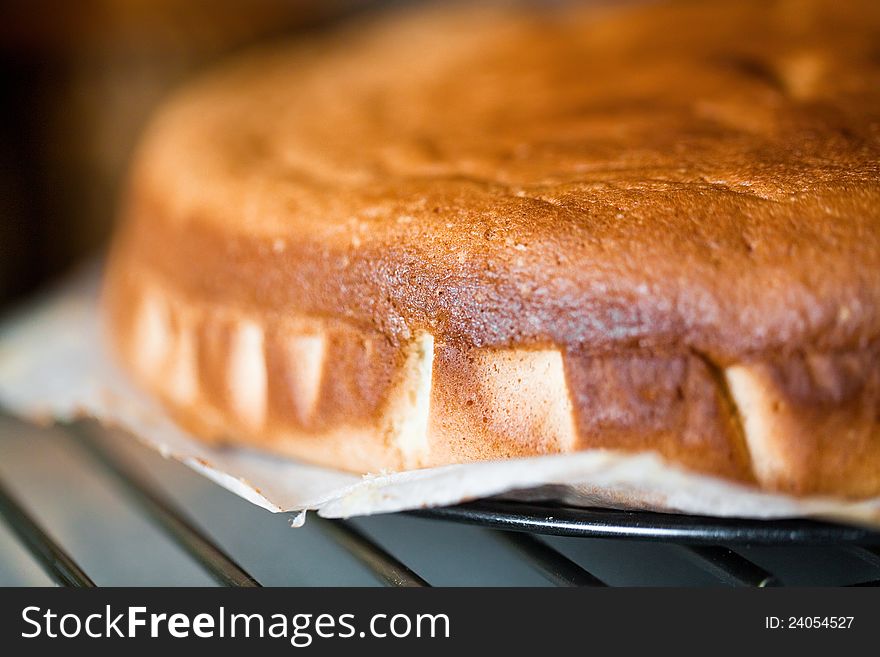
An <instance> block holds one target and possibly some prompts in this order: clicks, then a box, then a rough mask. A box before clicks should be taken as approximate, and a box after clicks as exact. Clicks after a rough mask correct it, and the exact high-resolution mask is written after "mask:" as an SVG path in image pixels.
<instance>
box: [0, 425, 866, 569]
mask: <svg viewBox="0 0 880 657" xmlns="http://www.w3.org/2000/svg"><path fill="white" fill-rule="evenodd" d="M7 422H8V420H7ZM56 432H57V430H56ZM55 440H58V439H57V438H56V439H55ZM62 440H64V441H68V442H69V443H70V444H71V445H70V446H68V447H67V448H66V449H73V450H74V451H76V452H77V453H78V455H77V456H76V459H78V460H83V461H84V462H88V467H91V468H95V469H96V470H98V471H99V472H100V473H101V475H100V476H102V477H104V478H105V479H107V480H108V481H109V482H110V485H112V486H113V488H114V490H116V491H118V492H121V493H122V494H123V496H124V497H125V499H126V500H127V503H128V504H130V505H131V506H132V507H133V508H134V509H136V512H137V513H139V514H141V516H142V517H145V518H148V519H149V521H150V523H151V524H152V525H153V526H154V527H155V528H158V529H159V530H160V531H161V533H162V534H163V535H164V536H165V537H166V538H167V539H168V540H169V541H170V542H172V543H173V544H174V545H175V546H176V548H177V549H178V550H179V551H180V552H182V554H183V555H185V557H186V558H187V559H188V560H190V561H191V562H192V564H195V566H196V567H197V568H198V569H200V570H201V571H202V572H203V573H205V574H207V575H208V576H209V577H210V579H212V580H213V581H214V582H215V583H216V584H219V585H224V586H261V585H262V584H273V583H274V582H272V581H258V577H256V576H254V575H253V574H251V573H250V572H249V571H248V570H246V569H245V567H243V566H242V564H241V561H240V559H239V558H237V557H235V556H232V554H231V553H230V551H228V550H227V549H225V548H224V547H223V546H222V545H221V542H220V541H218V540H217V539H216V538H214V537H213V536H211V533H210V532H208V531H206V530H205V529H202V527H201V525H200V524H199V523H197V522H195V521H194V520H193V519H191V518H190V517H189V516H188V514H187V513H186V512H184V510H183V509H184V508H188V504H187V502H186V501H185V500H182V501H181V502H180V503H178V502H177V501H176V500H174V499H173V498H172V496H175V497H176V494H177V492H178V491H176V490H174V489H169V490H167V491H166V490H163V489H162V487H161V486H160V485H158V484H157V483H156V482H155V481H153V480H152V479H151V478H150V477H148V476H147V475H146V469H145V468H143V467H138V465H137V463H136V462H135V461H133V460H132V459H131V458H130V457H127V456H126V455H125V454H124V453H123V452H124V451H126V450H120V449H118V447H119V445H121V444H123V443H125V444H126V445H127V447H126V449H127V450H130V449H131V444H133V443H134V441H130V440H122V441H113V440H108V438H107V436H106V435H101V432H100V431H98V430H96V429H95V428H94V427H93V426H91V425H84V424H76V425H70V426H67V427H65V428H63V437H62ZM0 445H2V443H0ZM26 451H27V450H23V451H22V453H25V452H26ZM20 458H25V459H26V458H27V455H26V454H25V457H20ZM65 458H69V456H65ZM150 458H155V457H150ZM71 460H73V459H71ZM31 461H37V464H36V466H35V467H38V465H39V463H38V462H39V454H38V453H35V454H33V456H32V457H31V458H30V460H25V461H23V462H25V463H28V464H30V463H31ZM64 467H66V466H64ZM70 467H71V468H72V467H74V466H73V465H71V466H70ZM179 470H183V468H182V467H179ZM0 475H2V469H0ZM50 476H51V475H50ZM90 476H94V475H90ZM175 476H188V477H192V478H196V479H198V480H199V481H198V484H197V486H199V487H204V486H210V487H212V488H211V489H210V490H208V489H206V488H199V490H200V491H201V493H199V494H200V495H202V496H203V497H206V496H213V497H216V496H218V495H224V494H226V495H228V493H225V491H221V490H220V489H215V488H216V487H213V484H209V483H208V482H207V481H204V480H201V478H199V477H197V475H195V474H191V473H187V474H186V475H184V474H182V473H179V472H178V473H177V474H176V475H175ZM3 479H4V477H3V476H0V515H2V517H3V519H4V520H5V524H6V526H7V527H8V529H9V530H10V531H11V533H12V534H13V535H14V536H15V537H16V538H17V540H18V541H19V543H20V546H22V547H24V548H25V549H26V551H27V552H28V553H29V555H30V558H31V559H32V560H33V561H34V562H35V563H37V564H39V566H40V567H41V568H42V570H43V571H44V572H45V574H46V575H47V576H48V577H49V578H50V579H51V581H52V582H54V583H56V584H59V585H64V586H94V585H95V581H94V580H95V579H97V577H96V576H93V575H90V574H89V573H88V572H87V569H86V568H84V567H83V566H82V565H81V561H82V559H81V558H79V557H77V558H75V557H74V556H73V555H74V554H75V551H74V550H73V549H69V548H68V547H67V546H65V545H64V544H63V542H62V541H61V540H59V539H58V538H56V537H55V536H54V532H53V531H51V530H50V529H49V528H47V527H46V526H45V525H44V524H43V523H41V522H40V520H39V519H38V518H37V517H35V514H34V513H33V512H32V511H31V509H30V507H31V504H30V500H29V499H28V498H27V497H22V496H19V495H17V494H15V493H13V492H10V489H12V488H13V487H12V486H7V485H6V484H5V483H4V481H3ZM29 485H30V486H33V485H35V484H34V482H31V483H30V484H29ZM194 485H196V484H195V483H193V482H190V483H188V484H187V486H188V487H190V488H191V487H192V486H194ZM185 488H186V487H185ZM90 511H92V510H91V509H82V508H79V509H77V511H76V513H78V514H84V517H88V515H87V514H89V512H90ZM94 513H100V510H97V509H96V510H94ZM250 513H254V514H263V515H262V516H260V522H262V521H263V520H264V519H265V517H266V516H269V515H270V514H267V513H265V512H263V511H260V510H258V509H255V508H249V507H247V508H245V507H242V509H241V510H237V511H236V514H239V515H236V517H234V518H231V523H233V524H234V523H235V522H236V518H240V517H242V516H241V515H240V514H250ZM389 521H393V522H392V524H393V523H404V524H405V525H406V526H405V527H404V528H403V529H402V530H400V529H398V530H397V531H396V533H394V534H391V535H389V534H388V532H387V526H388V525H389ZM438 521H447V522H438ZM448 521H452V522H451V523H450V522H448ZM383 523H384V524H383ZM407 523H422V524H419V525H418V528H417V529H413V528H412V527H411V526H410V525H409V524H407ZM426 523H427V524H426ZM307 525H309V526H310V527H311V529H312V531H314V529H315V528H317V530H318V531H319V532H320V533H321V534H322V536H323V537H324V540H328V541H330V544H332V545H333V546H335V548H334V549H338V550H339V551H340V552H344V553H345V554H347V555H348V557H349V558H350V559H351V560H353V561H354V562H356V563H357V564H359V566H360V567H361V568H362V569H364V571H365V572H366V573H369V574H370V576H372V578H373V579H374V580H375V581H377V582H378V583H381V584H384V585H390V586H430V585H431V584H435V583H436V584H446V583H449V582H448V581H444V580H446V579H448V578H447V577H445V576H444V575H443V574H442V573H441V574H438V573H437V572H435V571H436V569H432V567H431V559H432V558H433V557H432V555H431V550H432V549H433V550H438V549H440V548H443V549H445V552H446V555H447V556H446V558H447V560H449V559H450V557H449V555H450V554H451V555H452V557H451V563H452V564H453V567H454V569H456V570H455V572H456V574H457V576H458V577H459V580H461V578H462V577H465V576H466V574H465V573H464V571H463V570H461V571H459V570H457V569H466V568H467V567H468V563H469V562H471V561H472V560H474V559H475V558H478V559H482V560H483V561H484V562H485V561H487V560H488V561H490V562H491V561H499V563H501V561H502V560H500V556H501V555H502V553H503V555H505V556H504V559H507V561H503V563H504V564H508V565H505V566H504V568H507V569H509V571H510V573H511V581H510V583H522V581H519V580H517V579H516V577H514V574H515V572H519V570H518V569H527V570H529V571H531V572H532V573H533V574H535V575H537V576H539V579H540V580H542V581H543V582H544V583H550V584H555V585H561V586H604V585H606V584H609V583H615V581H620V580H621V575H620V574H617V575H613V576H611V575H609V573H610V572H611V571H610V570H609V568H610V567H611V566H617V567H618V570H620V569H623V571H626V572H630V571H631V570H632V565H627V563H630V562H632V560H633V558H634V556H633V554H628V551H629V552H632V550H631V549H629V548H630V546H632V545H634V544H636V543H642V544H650V545H652V546H654V547H652V549H653V550H655V552H654V553H647V552H645V553H639V555H636V558H637V564H636V570H638V568H643V569H644V568H646V567H648V566H651V565H654V564H655V563H656V566H657V567H658V568H665V567H666V566H663V565H662V562H663V559H664V558H667V559H668V558H669V557H668V554H667V555H666V556H664V555H663V554H661V553H660V552H662V551H665V552H666V553H669V552H670V551H671V550H675V551H676V552H675V554H676V558H677V559H679V561H682V560H683V561H684V562H687V564H689V567H691V568H693V569H695V572H698V573H699V574H700V578H701V579H700V578H698V579H699V580H700V584H702V585H712V584H716V585H719V584H726V585H738V586H759V587H760V586H774V585H781V584H785V583H788V582H787V581H786V580H797V577H794V578H793V577H792V576H791V572H795V573H796V572H798V566H797V559H804V558H805V557H803V556H800V557H795V556H791V557H787V556H786V557H785V558H782V559H780V558H779V557H780V556H781V555H780V554H778V550H779V549H786V550H789V551H791V550H794V549H796V548H803V549H807V548H810V547H812V548H817V547H819V546H822V548H823V549H824V552H822V553H821V554H822V555H830V556H823V557H822V560H821V563H823V564H825V565H826V566H828V568H829V570H830V571H836V572H837V573H838V577H830V576H829V579H830V580H832V581H829V582H824V583H836V582H835V581H834V580H835V579H836V580H840V579H841V578H840V576H839V575H840V574H845V575H849V577H848V579H850V580H852V579H853V576H852V574H853V573H852V569H853V568H855V569H857V570H858V571H859V576H858V578H857V581H848V582H847V584H848V585H877V584H878V582H880V534H878V533H875V532H871V531H868V530H866V529H862V528H857V527H849V526H842V525H834V524H829V523H820V522H811V521H794V520H787V521H755V520H737V519H718V518H702V517H694V516H683V515H671V514H658V513H645V512H632V511H611V510H604V509H578V508H571V507H565V506H557V505H539V504H525V503H520V502H512V501H503V500H494V499H493V500H483V501H479V502H473V503H469V504H463V505H459V506H455V507H449V508H443V509H431V510H422V511H418V512H413V513H412V514H406V515H403V514H397V515H396V516H393V517H392V516H386V517H384V519H383V517H376V518H374V519H358V520H351V521H346V520H327V519H322V518H319V517H317V516H316V515H315V514H312V515H310V516H309V519H308V521H307ZM468 525H470V526H476V527H478V528H479V533H480V534H479V535H480V537H481V540H483V542H484V544H481V545H480V547H479V550H480V554H475V553H474V552H475V550H476V548H474V545H476V544H472V540H471V539H470V538H468V535H467V534H466V533H463V532H465V526H468ZM383 527H385V528H386V530H385V533H384V534H383ZM105 528H106V529H107V530H108V531H109V532H111V533H110V536H111V538H112V529H113V526H112V522H110V520H109V519H108V522H107V523H105ZM288 531H290V532H301V531H303V530H300V529H297V530H288ZM427 532H433V533H432V536H431V537H428V536H427V535H425V536H424V537H421V536H420V534H426V533H427ZM291 536H297V534H295V533H294V534H291ZM389 536H391V538H389ZM608 539H614V540H610V541H609V540H608ZM632 539H638V540H632ZM268 540H269V539H268V538H267V541H268ZM276 540H277V539H276ZM419 540H421V543H418V541H419ZM281 541H282V542H280V543H279V544H278V545H277V546H275V547H273V548H272V549H271V552H270V554H271V555H272V558H273V559H274V558H280V559H282V560H283V559H285V558H290V559H296V560H297V563H299V564H301V566H300V567H303V568H306V569H308V568H309V563H310V561H309V560H322V561H326V560H327V559H328V558H329V557H328V555H327V552H326V550H313V551H312V553H311V554H306V553H304V552H298V553H295V554H294V553H288V550H289V548H288V546H287V545H286V544H285V543H284V542H283V541H284V539H281ZM413 541H415V542H416V543H417V544H413V545H410V546H409V548H408V549H406V546H405V545H403V543H407V542H409V543H412V542H413ZM468 541H471V543H468ZM486 541H490V542H489V543H486ZM229 542H230V541H227V543H229ZM232 542H235V541H232ZM238 542H239V543H240V542H241V541H240V540H239V541H238ZM441 544H442V545H441ZM596 546H603V549H604V553H603V554H604V557H603V558H604V562H601V560H600V561H599V562H596V564H597V565H596V566H594V565H591V563H590V559H585V558H584V556H583V552H584V550H583V549H581V548H584V547H596ZM121 548H125V545H122V546H121ZM661 548H662V550H661ZM756 549H757V552H755V550H756ZM761 549H764V550H765V551H764V552H761ZM767 550H770V551H771V552H767ZM77 551H78V552H80V553H81V552H83V548H81V547H77ZM658 551H659V552H658ZM774 551H776V552H774ZM496 552H497V554H496ZM753 553H754V554H755V555H757V556H760V557H762V558H761V559H756V558H755V557H754V556H753ZM264 554H265V553H264ZM794 554H795V553H794V552H792V555H794ZM85 556H86V557H89V555H88V552H85ZM496 556H497V557H499V559H496ZM600 556H602V555H600ZM661 557H662V558H661ZM2 558H3V554H2V552H0V560H2ZM250 559H251V561H252V562H254V563H257V564H259V563H260V562H258V561H256V562H255V561H254V558H253V557H250ZM627 559H629V560H630V561H629V562H627ZM812 559H813V561H816V556H815V554H814V556H813V557H812ZM842 559H849V560H850V561H849V562H847V563H849V564H851V565H850V566H846V567H843V566H841V565H840V564H841V563H842V562H841V561H840V560H842ZM157 560H159V561H161V560H160V559H158V558H157ZM759 561H763V562H764V564H765V565H761V564H759V563H758V562H759ZM768 562H774V563H778V564H779V566H780V567H779V568H770V567H767V565H766V563H768ZM311 563H318V562H317V561H314V562H311ZM302 564H305V565H302ZM852 564H856V565H852ZM139 565H140V567H143V568H156V569H159V571H160V572H161V568H162V567H163V563H161V562H160V563H152V564H139ZM599 565H601V566H602V568H598V566H599ZM677 567H678V568H683V566H682V565H681V564H679V565H678V566H677ZM803 567H804V568H811V569H813V568H815V564H813V563H808V562H807V561H804V566H803ZM597 568H598V570H597ZM628 568H629V571H628V570H627V569H628ZM600 570H601V571H602V572H599V571H600ZM776 570H786V571H788V573H789V574H788V575H780V574H779V573H777V572H776ZM639 572H641V571H639ZM646 572H647V571H646ZM681 572H682V573H683V575H682V581H681V582H672V583H685V584H689V583H690V578H689V577H686V575H688V573H686V571H684V570H682V571H681ZM635 574H638V573H635ZM502 575H503V572H502ZM520 579H522V578H520ZM844 579H847V578H844ZM609 580H612V581H609ZM312 583H314V582H312ZM333 583H334V584H339V583H346V582H339V581H334V582H333ZM453 583H462V582H461V581H457V582H453ZM527 583H534V582H533V581H531V580H529V581H527ZM635 583H639V582H635ZM649 583H650V582H649ZM667 583H668V582H667ZM795 583H797V581H795Z"/></svg>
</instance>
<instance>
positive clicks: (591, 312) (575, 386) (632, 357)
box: [103, 0, 880, 497]
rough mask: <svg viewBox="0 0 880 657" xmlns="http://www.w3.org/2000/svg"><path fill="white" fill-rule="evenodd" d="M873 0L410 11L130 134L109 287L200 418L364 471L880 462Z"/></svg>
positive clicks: (340, 36)
mask: <svg viewBox="0 0 880 657" xmlns="http://www.w3.org/2000/svg"><path fill="white" fill-rule="evenodd" d="M878 44H880V3H877V2H875V1H873V0H865V1H859V0H848V1H847V2H840V1H839V0H828V1H825V0H813V1H809V0H798V1H796V2H795V1H791V2H768V1H765V0H755V1H749V0H745V1H742V0H740V1H734V2H679V3H671V4H659V5H658V4H653V3H652V4H651V5H649V6H645V7H627V8H624V9H608V8H598V9H585V8H563V9H560V8H554V9H547V8H544V9H543V10H541V11H537V10H525V9H513V8H489V9H485V8H483V9H474V8H472V7H452V6H450V5H443V6H439V7H434V8H429V9H419V10H408V11H406V12H404V13H403V14H402V15H397V16H391V17H386V18H381V19H378V20H375V19H374V20H373V21H372V22H371V23H369V24H366V25H365V24H358V25H355V26H350V27H348V28H345V29H343V30H341V31H337V32H336V33H334V34H330V35H327V36H324V37H321V38H318V39H314V40H309V41H306V42H302V43H299V44H296V45H293V46H286V47H275V48H273V49H271V50H266V51H262V52H257V53H253V54H250V55H246V56H244V57H243V58H241V59H239V60H237V61H234V62H232V63H230V64H228V65H226V66H225V67H223V68H221V69H219V70H217V71H215V72H212V73H209V74H208V75H207V76H205V77H203V78H202V79H200V80H198V81H196V82H195V83H193V84H191V85H190V86H189V87H187V88H185V89H184V90H182V91H181V92H180V93H179V94H178V95H177V96H176V97H174V98H172V99H171V100H170V101H169V102H168V103H167V104H166V106H165V107H164V109H163V110H162V111H161V112H160V113H159V114H158V116H157V117H156V118H155V120H154V122H153V123H152V126H151V128H150V129H149V130H148V133H147V135H146V136H145V139H144V141H143V144H142V147H141V148H140V151H139V153H138V156H137V158H136V161H135V164H134V166H133V171H132V175H131V182H130V186H129V191H128V195H127V198H126V201H125V204H124V207H123V217H122V221H121V224H120V227H119V231H118V233H117V235H116V238H115V241H114V244H113V248H112V253H111V258H110V262H109V268H108V273H107V276H106V283H105V289H104V299H103V301H104V309H105V311H106V318H107V323H108V329H109V331H108V333H109V336H110V338H111V341H112V343H113V345H114V347H115V350H116V352H117V354H118V355H119V359H120V362H121V363H122V364H123V365H124V366H125V368H126V369H127V370H128V371H129V372H131V374H132V375H133V377H134V378H135V379H136V380H137V381H138V382H139V383H140V384H141V385H142V386H143V387H144V388H145V389H146V390H148V391H150V392H151V393H153V394H154V395H155V396H156V397H158V398H159V399H161V400H162V402H163V403H164V404H165V405H166V407H167V408H168V409H169V410H170V412H171V413H172V414H173V415H174V417H176V418H177V419H178V420H179V421H180V422H181V423H182V424H183V425H184V426H185V427H186V428H188V429H189V430H190V431H192V433H193V434H194V435H196V436H199V437H201V438H204V439H206V440H213V441H221V442H231V443H235V444H245V445H251V446H255V447H259V448H263V449H267V450H272V451H275V452H278V453H282V454H287V455H292V456H295V457H299V458H302V459H306V460H310V461H313V462H317V463H322V464H326V465H330V466H334V467H340V468H345V469H350V470H354V471H361V472H368V471H370V472H376V471H379V470H383V469H389V470H396V469H403V468H418V467H427V466H434V465H440V464H446V463H455V462H462V461H469V460H476V459H491V458H506V457H515V456H525V455H534V454H545V453H560V452H568V451H572V450H582V449H590V448H610V449H621V450H628V451H640V450H654V451H657V452H659V453H660V454H661V455H663V456H664V457H665V458H667V459H668V460H669V461H671V462H673V463H676V464H679V465H682V466H684V467H686V468H689V469H692V470H696V471H698V472H703V473H706V474H710V475H716V476H720V477H724V478H727V479H730V480H735V481H739V482H743V483H746V484H751V485H755V486H759V487H761V488H764V489H768V490H779V491H786V492H791V493H795V494H810V493H820V494H838V495H845V496H849V497H863V496H870V495H876V494H878V493H880V164H878V163H880V47H878Z"/></svg>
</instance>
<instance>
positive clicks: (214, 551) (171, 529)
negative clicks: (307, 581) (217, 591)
mask: <svg viewBox="0 0 880 657" xmlns="http://www.w3.org/2000/svg"><path fill="white" fill-rule="evenodd" d="M67 428H68V433H69V434H70V435H71V436H73V437H74V438H75V439H76V442H77V443H78V444H79V445H80V446H82V447H83V449H84V451H86V452H87V453H88V454H89V455H90V456H91V457H93V459H94V460H95V461H96V462H97V463H98V464H99V465H100V466H101V467H102V468H103V469H104V470H105V471H106V472H107V473H108V474H110V475H111V476H112V477H113V479H114V480H115V481H116V482H117V483H118V484H119V486H120V487H121V488H122V489H123V490H124V491H125V492H126V493H127V494H128V496H129V497H130V498H131V499H132V500H134V501H135V502H136V503H137V504H138V505H139V506H140V507H141V508H142V509H143V510H144V511H145V512H146V513H147V514H148V515H149V516H150V517H151V518H152V519H153V520H154V521H155V522H156V524H158V525H159V526H160V527H161V528H162V529H163V530H165V532H166V533H167V534H168V536H169V537H170V538H171V539H173V540H174V542H175V543H177V545H179V546H180V547H181V548H183V550H184V551H185V552H186V553H187V554H189V555H190V556H191V557H192V558H193V559H194V560H195V561H196V562H197V563H198V564H199V565H200V566H201V567H202V568H204V569H205V571H206V572H207V573H208V574H209V575H210V576H211V577H212V578H213V579H214V581H216V582H217V583H218V584H220V585H221V586H243V587H255V586H260V583H259V582H257V580H256V579H254V578H253V577H252V576H251V575H250V574H249V573H248V572H247V571H246V570H244V569H243V568H242V567H241V566H240V565H238V563H236V562H235V560H233V559H232V557H230V556H229V555H228V554H226V552H224V551H223V549H222V548H220V547H219V546H218V545H217V544H216V543H215V542H214V541H212V540H211V539H210V538H208V537H207V536H206V535H205V534H204V533H203V532H202V531H201V530H199V529H198V528H197V527H196V526H195V525H193V523H192V522H190V521H189V520H188V519H187V518H186V516H185V515H184V514H183V512H181V511H180V510H179V509H177V508H176V507H175V506H174V505H173V504H172V503H171V502H169V501H168V500H166V499H165V498H164V497H163V496H162V495H161V494H160V493H159V492H158V491H157V490H156V489H155V488H154V487H153V486H152V484H150V483H149V482H147V481H146V480H145V479H144V478H142V477H141V476H140V474H139V473H138V472H137V471H135V470H134V469H133V468H131V467H129V466H128V465H127V464H125V463H123V462H122V460H121V459H120V458H118V457H117V456H116V455H115V454H111V452H110V450H108V449H107V448H105V447H104V446H103V445H100V444H99V443H98V441H97V440H96V439H95V438H94V437H93V436H92V435H91V433H90V432H89V431H88V429H87V428H85V427H84V426H83V425H81V424H71V425H68V427H67Z"/></svg>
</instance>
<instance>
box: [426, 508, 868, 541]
mask: <svg viewBox="0 0 880 657" xmlns="http://www.w3.org/2000/svg"><path fill="white" fill-rule="evenodd" d="M410 513H412V514H413V515H417V516H421V517H426V518H439V519H441V520H451V521H455V522H464V523H469V524H473V525H480V526H483V527H492V528H494V529H505V530H512V531H520V532H532V533H536V534H547V535H555V536H577V537H592V538H625V539H636V540H645V541H658V542H666V543H681V544H687V545H718V544H726V545H755V546H758V545H766V546H772V545H835V546H841V545H859V544H871V543H874V544H878V543H880V533H878V532H876V531H873V530H870V529H867V528H865V527H856V526H851V525H836V524H831V523H824V522H817V521H812V520H772V521H768V520H750V519H743V518H714V517H701V516H688V515H679V514H673V513H652V512H647V511H622V510H615V509H584V508H575V507H567V506H556V505H550V504H530V503H524V502H515V501H507V500H497V499H488V500H480V501H476V502H469V503H467V504H460V505H458V506H452V507H444V508H437V509H421V510H418V511H412V512H410Z"/></svg>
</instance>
